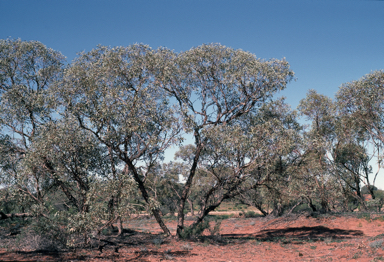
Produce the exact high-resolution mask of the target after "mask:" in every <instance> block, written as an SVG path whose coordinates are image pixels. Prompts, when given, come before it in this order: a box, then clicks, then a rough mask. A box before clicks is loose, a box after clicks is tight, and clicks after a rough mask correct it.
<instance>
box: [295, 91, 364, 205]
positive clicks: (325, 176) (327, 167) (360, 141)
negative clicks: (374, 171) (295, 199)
mask: <svg viewBox="0 0 384 262" xmlns="http://www.w3.org/2000/svg"><path fill="white" fill-rule="evenodd" d="M338 104H339V103H335V102H333V101H332V100H331V99H330V98H328V97H326V96H324V95H320V94H318V93H317V92H316V91H314V90H310V91H309V92H308V94H307V97H306V98H305V99H303V100H302V101H301V102H300V105H299V110H300V111H301V114H302V115H305V116H306V117H307V119H308V120H311V121H312V127H311V129H310V130H309V131H308V132H307V133H306V134H305V136H306V140H307V148H306V160H305V161H306V162H307V165H306V166H308V168H307V173H308V172H309V173H308V174H309V175H310V176H312V178H313V179H314V181H315V182H316V183H315V185H316V187H315V188H316V191H318V194H319V196H320V202H321V206H322V210H323V211H327V210H329V208H330V207H329V203H330V202H332V199H334V198H335V197H336V196H337V195H338V194H337V193H336V192H337V191H343V192H344V193H345V196H344V198H345V199H349V198H350V197H354V198H355V199H356V200H357V201H358V202H359V203H360V204H361V205H362V207H363V208H364V207H365V204H364V200H363V196H362V195H361V183H366V182H368V183H369V174H370V173H371V167H370V165H369V163H370V160H371V157H369V156H368V154H367V143H366V136H364V135H362V134H361V132H360V131H359V129H356V128H353V127H352V126H350V125H348V124H346V121H345V120H344V116H343V115H342V114H341V113H340V110H339V108H338ZM308 164H309V165H308ZM311 174H312V175H311ZM330 181H334V182H333V183H329V182H330ZM337 181H339V182H337ZM335 184H338V185H339V189H338V188H337V187H334V185H335ZM331 188H332V190H331ZM335 191H336V192H335ZM332 193H333V194H332ZM351 193H352V194H351Z"/></svg>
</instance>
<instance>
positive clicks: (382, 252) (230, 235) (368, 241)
mask: <svg viewBox="0 0 384 262" xmlns="http://www.w3.org/2000/svg"><path fill="white" fill-rule="evenodd" d="M376 217H378V218H379V219H363V218H356V217H351V216H321V217H318V218H314V217H310V216H305V215H301V216H298V215H294V216H288V217H281V218H275V219H267V218H229V219H225V220H223V221H222V223H221V227H220V235H217V236H208V235H209V232H208V231H207V232H205V235H207V236H206V237H205V238H202V239H200V240H195V241H192V240H189V241H181V240H176V239H174V238H164V237H163V236H162V235H161V234H160V233H161V230H160V228H159V226H158V225H157V224H156V222H155V221H154V220H153V219H143V218H140V219H136V220H132V221H129V222H128V223H127V224H126V225H125V227H127V228H130V229H133V230H135V232H136V233H125V236H123V237H110V238H108V240H106V241H104V242H103V243H105V245H104V246H103V250H102V252H100V251H99V250H98V249H97V247H94V248H88V249H78V250H76V251H67V252H51V253H50V252H37V251H28V250H19V251H7V250H5V249H0V261H204V262H208V261H227V262H229V261H232V262H235V261H361V262H363V261H384V242H383V241H384V216H383V215H380V216H377V215H376ZM371 218H375V216H373V215H371ZM167 226H168V227H169V228H170V230H171V231H172V232H173V233H174V232H175V229H176V221H175V220H170V221H167ZM132 232H133V231H132ZM116 247H117V248H116Z"/></svg>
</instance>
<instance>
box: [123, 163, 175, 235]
mask: <svg viewBox="0 0 384 262" xmlns="http://www.w3.org/2000/svg"><path fill="white" fill-rule="evenodd" d="M125 163H126V164H127V165H128V167H129V169H130V170H131V171H132V174H133V178H134V179H135V181H136V183H137V185H138V186H139V190H140V192H141V195H142V196H143V198H144V200H145V202H146V203H147V204H149V195H148V192H147V190H146V189H145V186H144V183H143V181H142V180H141V179H140V176H139V174H138V173H137V170H136V168H135V166H134V165H133V163H132V162H131V160H129V159H128V158H126V159H125ZM151 211H152V213H153V215H154V217H155V219H156V221H157V223H158V224H159V226H160V228H161V229H162V230H163V232H164V233H165V234H166V235H168V236H170V235H171V232H170V231H169V229H168V228H167V226H166V225H165V224H164V221H163V219H162V218H161V215H160V210H159V209H158V208H152V209H151Z"/></svg>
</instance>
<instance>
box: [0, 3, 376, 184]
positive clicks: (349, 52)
mask: <svg viewBox="0 0 384 262" xmlns="http://www.w3.org/2000/svg"><path fill="white" fill-rule="evenodd" d="M8 37H12V38H21V39H22V40H38V41H40V42H42V43H44V44H45V45H47V46H48V47H51V48H53V49H55V50H58V51H60V52H62V53H63V54H64V55H65V56H66V57H67V58H68V61H69V62H70V61H71V60H72V59H73V58H74V57H76V53H77V52H80V51H89V50H91V49H92V48H94V47H96V45H98V44H101V45H110V46H117V45H123V46H126V45H130V44H133V43H144V44H148V45H149V46H151V47H152V48H157V47H159V46H164V47H167V48H170V49H173V50H175V51H183V50H188V49H190V48H191V47H194V46H198V45H200V44H202V43H212V42H215V43H221V44H223V45H226V46H229V47H232V48H241V49H243V50H246V51H250V52H252V53H254V54H256V56H257V57H259V58H265V59H269V58H283V57H285V58H286V59H287V61H288V62H289V63H290V64H291V68H292V69H293V71H294V72H295V73H296V77H297V81H296V82H293V83H290V84H289V85H288V87H287V89H286V90H285V91H284V92H282V93H281V94H282V95H284V96H286V97H287V101H288V103H290V104H291V106H292V107H293V108H295V107H296V106H297V105H298V102H299V101H300V99H302V98H304V97H305V94H306V92H307V90H308V89H315V90H317V91H318V92H320V93H322V94H325V95H328V96H330V97H333V96H334V94H335V93H336V92H337V90H338V87H339V86H340V85H341V84H342V83H345V82H349V81H352V80H357V79H359V78H360V77H362V76H363V75H365V74H367V73H370V72H371V71H373V70H379V69H384V1H366V0H360V1H358V0H345V1H342V0H332V1H325V0H300V1H299V0H265V1H257V0H254V1H250V0H248V1H245V0H244V1H241V0H237V1H235V0H233V1H225V0H205V1H203V0H162V1H160V0H151V1H149V0H132V1H128V0H126V1H117V0H110V1H106V0H104V1H98V0H65V1H64V0H62V1H58V0H57V1H54V0H44V1H43V0H39V1H37V0H36V1H31V0H24V1H19V0H0V38H2V39H5V38H8ZM382 177H383V176H382ZM380 182H381V183H384V182H383V180H381V181H380ZM377 185H378V186H379V187H382V188H384V184H382V185H381V184H377Z"/></svg>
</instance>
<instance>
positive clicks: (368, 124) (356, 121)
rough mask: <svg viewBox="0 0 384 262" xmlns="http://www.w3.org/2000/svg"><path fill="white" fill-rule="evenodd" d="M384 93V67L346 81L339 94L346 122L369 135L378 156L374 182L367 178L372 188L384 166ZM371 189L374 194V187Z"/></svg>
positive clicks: (371, 148)
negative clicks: (383, 156) (383, 153)
mask: <svg viewBox="0 0 384 262" xmlns="http://www.w3.org/2000/svg"><path fill="white" fill-rule="evenodd" d="M383 97H384V71H382V70H380V71H374V72H372V73H370V74H367V75H365V76H363V77H362V78H360V79H359V80H357V81H352V82H349V83H345V84H343V85H342V86H341V87H340V89H339V91H338V93H337V95H336V99H337V103H338V105H339V108H340V114H341V115H342V117H343V118H342V119H343V122H344V124H345V125H348V127H350V129H354V130H357V131H359V132H362V133H363V135H366V136H368V138H367V140H369V141H370V146H369V148H370V152H369V153H370V154H371V155H375V156H376V158H377V164H378V171H377V172H376V174H375V175H374V179H373V184H371V183H370V181H369V179H366V185H367V188H368V189H370V188H371V186H373V185H374V183H375V180H376V177H377V175H378V174H379V171H380V169H381V162H382V151H383V145H384V132H383V130H384V129H383V128H384V121H383V119H384V118H383V116H384V110H383V108H384V107H383V101H384V100H383ZM367 178H368V176H367ZM369 191H370V194H371V195H372V197H373V198H374V197H375V195H374V192H373V190H369Z"/></svg>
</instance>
